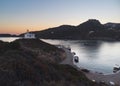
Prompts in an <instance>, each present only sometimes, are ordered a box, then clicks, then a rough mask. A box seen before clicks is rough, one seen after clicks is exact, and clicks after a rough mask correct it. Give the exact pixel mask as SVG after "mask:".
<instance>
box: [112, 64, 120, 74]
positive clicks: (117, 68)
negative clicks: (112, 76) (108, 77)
mask: <svg viewBox="0 0 120 86" xmlns="http://www.w3.org/2000/svg"><path fill="white" fill-rule="evenodd" d="M119 70H120V67H119V65H117V64H116V66H115V67H113V72H114V73H116V72H118V71H119Z"/></svg>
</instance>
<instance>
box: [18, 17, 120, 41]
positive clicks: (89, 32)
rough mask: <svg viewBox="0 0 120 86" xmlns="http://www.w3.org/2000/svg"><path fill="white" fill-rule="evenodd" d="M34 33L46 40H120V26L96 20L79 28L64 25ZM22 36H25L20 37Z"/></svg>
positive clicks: (84, 23) (87, 22) (89, 21)
mask: <svg viewBox="0 0 120 86" xmlns="http://www.w3.org/2000/svg"><path fill="white" fill-rule="evenodd" d="M110 28H112V29H110ZM33 33H35V34H36V36H37V37H38V38H44V39H74V40H75V39H83V40H84V39H102V40H103V39H104V40H120V24H119V23H107V24H101V23H100V22H99V21H98V20H96V19H89V20H88V21H86V22H83V23H82V24H80V25H78V26H71V25H62V26H59V27H54V28H49V29H47V30H43V31H34V32H33ZM22 35H23V34H21V35H20V36H22Z"/></svg>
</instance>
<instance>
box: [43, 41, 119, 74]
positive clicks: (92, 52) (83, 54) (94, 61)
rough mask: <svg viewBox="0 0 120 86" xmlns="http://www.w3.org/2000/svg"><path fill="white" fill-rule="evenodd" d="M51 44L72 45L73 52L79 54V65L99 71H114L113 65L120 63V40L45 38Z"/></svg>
mask: <svg viewBox="0 0 120 86" xmlns="http://www.w3.org/2000/svg"><path fill="white" fill-rule="evenodd" d="M44 41H45V42H48V43H51V44H62V45H65V46H68V45H69V46H70V47H71V50H72V52H75V53H76V55H77V56H79V63H77V64H76V65H77V66H79V67H85V68H87V69H90V70H93V71H98V72H102V73H107V74H108V73H112V72H113V66H115V64H120V53H119V48H120V42H104V41H91V40H89V41H80V40H76V41H75V40H74V41H69V40H67V41H64V40H44Z"/></svg>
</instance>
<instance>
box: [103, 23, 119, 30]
mask: <svg viewBox="0 0 120 86" xmlns="http://www.w3.org/2000/svg"><path fill="white" fill-rule="evenodd" d="M104 26H106V27H107V28H108V29H120V23H111V22H109V23H106V24H104Z"/></svg>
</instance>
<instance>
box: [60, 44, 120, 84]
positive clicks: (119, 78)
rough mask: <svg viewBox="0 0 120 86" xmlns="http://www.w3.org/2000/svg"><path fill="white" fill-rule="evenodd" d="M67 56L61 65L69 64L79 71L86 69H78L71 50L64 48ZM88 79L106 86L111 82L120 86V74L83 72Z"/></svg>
mask: <svg viewBox="0 0 120 86" xmlns="http://www.w3.org/2000/svg"><path fill="white" fill-rule="evenodd" d="M61 48H62V49H63V50H64V51H65V52H66V55H67V58H66V59H65V60H64V61H62V62H61V63H60V64H68V65H71V66H73V67H74V68H76V69H77V70H78V71H81V70H82V69H86V68H83V67H77V66H76V65H75V64H74V62H73V56H74V55H73V54H72V52H71V51H70V50H68V49H67V48H65V47H64V46H62V47H61ZM83 73H84V74H85V75H86V77H87V78H88V79H90V80H92V81H95V82H98V83H100V82H102V83H106V84H110V82H114V83H115V85H117V86H120V72H118V73H113V74H104V73H99V72H97V71H95V72H93V71H91V70H89V72H88V73H85V72H83Z"/></svg>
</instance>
